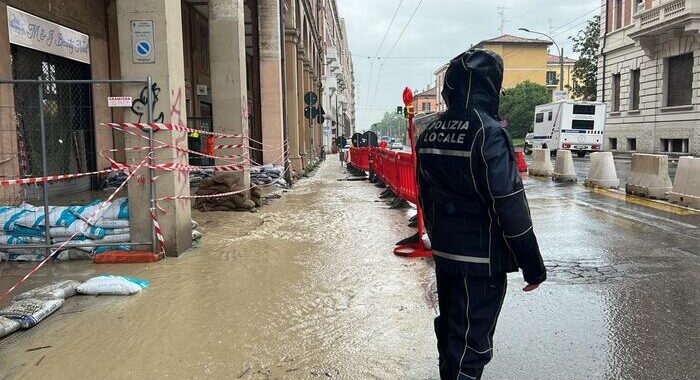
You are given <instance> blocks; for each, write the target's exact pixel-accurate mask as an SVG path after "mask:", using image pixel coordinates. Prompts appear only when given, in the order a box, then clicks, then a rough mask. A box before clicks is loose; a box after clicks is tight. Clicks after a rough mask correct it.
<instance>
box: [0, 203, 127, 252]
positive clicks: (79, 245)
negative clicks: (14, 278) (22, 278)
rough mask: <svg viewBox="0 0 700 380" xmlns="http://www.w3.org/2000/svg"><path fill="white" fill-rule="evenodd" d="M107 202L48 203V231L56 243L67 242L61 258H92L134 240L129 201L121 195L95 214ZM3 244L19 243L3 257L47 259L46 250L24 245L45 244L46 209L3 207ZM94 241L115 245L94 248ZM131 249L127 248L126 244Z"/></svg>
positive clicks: (0, 213) (0, 239)
mask: <svg viewBox="0 0 700 380" xmlns="http://www.w3.org/2000/svg"><path fill="white" fill-rule="evenodd" d="M103 203H104V201H102V200H95V201H93V202H90V203H88V204H86V205H82V206H49V233H50V236H51V243H52V244H54V245H57V244H61V243H64V242H66V241H68V240H70V242H69V243H67V244H66V245H65V247H66V248H68V251H65V252H61V253H60V254H59V256H58V257H59V259H61V260H67V259H89V258H91V256H93V255H95V254H97V253H101V252H103V251H109V250H115V249H120V250H121V249H124V248H125V246H122V245H121V243H128V242H130V241H131V231H130V228H129V203H128V199H127V198H119V199H116V200H115V201H114V202H112V203H110V204H109V205H107V206H106V207H105V208H103V209H102V211H101V212H99V213H96V212H97V210H98V209H99V207H100V205H102V204H103ZM0 223H2V228H3V229H2V232H0V244H7V245H13V246H17V249H14V248H13V249H10V250H7V251H8V252H4V253H0V260H5V261H39V260H43V259H44V257H45V256H44V255H45V250H44V249H31V248H23V247H22V245H26V244H32V243H45V241H46V238H45V237H46V217H45V215H44V208H43V206H41V207H34V206H32V205H27V204H24V205H21V206H19V207H2V208H0ZM95 243H110V244H111V243H113V244H114V246H110V247H100V248H95V247H93V245H94V244H95ZM126 248H127V249H128V247H126Z"/></svg>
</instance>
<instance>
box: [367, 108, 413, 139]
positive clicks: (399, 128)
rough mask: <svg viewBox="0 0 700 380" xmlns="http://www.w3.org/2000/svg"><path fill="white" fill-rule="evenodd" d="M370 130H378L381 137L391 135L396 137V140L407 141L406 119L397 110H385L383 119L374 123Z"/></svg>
mask: <svg viewBox="0 0 700 380" xmlns="http://www.w3.org/2000/svg"><path fill="white" fill-rule="evenodd" d="M370 130H371V131H373V132H376V133H377V136H378V137H379V138H381V137H382V136H390V137H394V138H396V141H405V138H406V119H405V118H404V117H403V115H399V114H397V113H396V112H385V113H384V117H382V120H381V121H380V122H378V123H374V124H372V127H371V128H370Z"/></svg>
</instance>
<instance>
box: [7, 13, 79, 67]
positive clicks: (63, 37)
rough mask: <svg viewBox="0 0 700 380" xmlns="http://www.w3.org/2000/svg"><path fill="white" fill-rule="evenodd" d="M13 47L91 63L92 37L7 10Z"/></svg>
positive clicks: (26, 14) (27, 14)
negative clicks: (21, 47)
mask: <svg viewBox="0 0 700 380" xmlns="http://www.w3.org/2000/svg"><path fill="white" fill-rule="evenodd" d="M7 29H8V31H9V35H10V43H11V44H15V45H19V46H24V47H27V48H30V49H34V50H39V51H43V52H45V53H49V54H53V55H57V56H60V57H64V58H68V59H72V60H74V61H78V62H83V63H87V64H89V63H90V36H88V35H87V34H84V33H80V32H78V31H76V30H73V29H70V28H66V27H65V26H62V25H59V24H56V23H54V22H51V21H48V20H45V19H43V18H40V17H37V16H34V15H33V14H30V13H27V12H24V11H21V10H19V9H15V8H12V7H7Z"/></svg>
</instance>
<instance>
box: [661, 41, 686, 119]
mask: <svg viewBox="0 0 700 380" xmlns="http://www.w3.org/2000/svg"><path fill="white" fill-rule="evenodd" d="M664 72H665V74H666V106H667V107H676V106H686V105H690V104H692V97H693V54H692V53H689V54H683V55H678V56H675V57H671V58H667V59H666V67H665V70H664Z"/></svg>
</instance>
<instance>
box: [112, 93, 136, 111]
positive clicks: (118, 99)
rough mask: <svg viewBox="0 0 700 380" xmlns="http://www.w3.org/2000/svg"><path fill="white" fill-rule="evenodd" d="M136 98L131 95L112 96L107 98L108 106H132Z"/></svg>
mask: <svg viewBox="0 0 700 380" xmlns="http://www.w3.org/2000/svg"><path fill="white" fill-rule="evenodd" d="M133 103H134V100H133V98H132V97H131V96H110V97H108V98H107V107H110V108H117V107H125V108H128V107H131V106H132V104H133Z"/></svg>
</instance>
